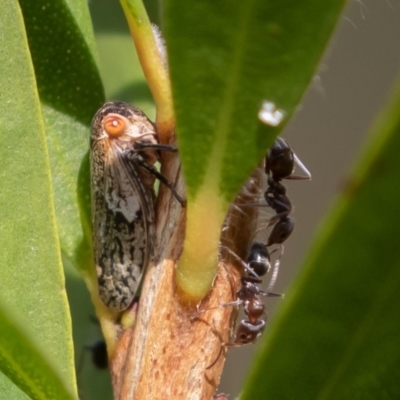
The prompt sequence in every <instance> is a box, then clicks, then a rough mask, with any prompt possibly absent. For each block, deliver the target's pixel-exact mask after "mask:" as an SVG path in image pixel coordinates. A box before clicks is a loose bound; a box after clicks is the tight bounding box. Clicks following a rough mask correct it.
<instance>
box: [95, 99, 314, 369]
mask: <svg viewBox="0 0 400 400" xmlns="http://www.w3.org/2000/svg"><path fill="white" fill-rule="evenodd" d="M160 150H161V151H170V152H175V151H176V148H175V147H173V146H169V145H162V144H159V143H158V141H157V137H156V131H155V128H154V125H153V124H152V123H151V122H150V121H149V120H148V118H147V117H146V116H145V114H144V113H143V112H142V111H140V110H139V109H137V108H136V107H133V106H130V105H128V104H126V103H122V102H108V103H106V104H105V105H104V106H103V107H102V108H101V109H100V110H99V111H98V112H97V113H96V115H95V117H94V119H93V122H92V131H91V156H90V160H91V185H92V187H91V189H92V210H93V221H92V222H93V248H94V259H95V265H96V273H97V278H98V288H99V296H100V299H101V300H102V302H103V303H104V304H105V305H106V306H107V307H109V308H110V309H112V310H114V311H117V312H121V311H123V310H125V309H126V308H128V307H129V306H130V305H131V304H132V303H133V301H134V298H135V295H136V293H137V292H138V290H139V289H140V285H141V282H142V278H143V276H144V273H145V269H146V267H147V265H148V263H149V260H150V257H151V256H152V255H153V251H154V249H153V246H154V236H155V233H154V229H155V228H154V222H155V209H154V202H155V193H154V189H153V184H154V181H155V179H156V178H157V179H159V180H160V182H161V183H163V184H164V185H166V186H167V187H169V188H170V189H171V190H172V193H173V195H174V196H175V197H176V199H177V200H178V201H179V202H180V203H181V204H182V205H184V200H183V199H182V198H181V197H180V196H179V195H178V194H177V193H176V191H175V188H174V187H173V185H172V184H171V183H170V182H168V180H167V179H166V178H165V177H164V176H163V175H161V174H160V173H159V172H158V170H157V169H156V168H155V167H154V163H155V162H156V161H157V160H158V159H159V151H160ZM295 163H297V164H298V165H300V166H301V167H302V168H303V170H305V171H306V172H307V173H308V171H307V170H306V169H305V167H304V166H302V164H301V162H300V160H298V159H297V157H296V155H295V154H294V153H293V151H292V150H291V148H290V147H289V146H288V144H287V143H286V142H285V141H284V140H283V139H278V140H277V141H276V142H275V144H274V145H273V146H272V148H271V149H270V150H269V152H268V154H267V156H266V163H265V164H266V165H265V172H266V174H267V175H268V187H267V189H266V191H265V193H264V198H265V200H266V204H265V206H269V207H270V208H272V209H273V210H274V211H275V212H276V215H275V216H274V217H273V218H271V220H270V221H269V223H268V226H272V225H273V228H272V230H271V232H270V234H269V237H268V240H267V242H266V243H265V244H263V243H258V242H256V243H253V245H252V247H251V249H250V251H249V255H248V257H247V259H246V262H242V264H243V265H244V269H243V270H244V273H243V275H242V277H241V288H240V289H239V291H238V292H237V293H236V297H237V299H236V300H235V301H233V302H230V303H226V304H223V305H221V306H219V307H228V306H239V305H242V306H243V309H244V312H245V315H246V319H244V320H242V321H241V322H240V323H239V326H238V329H237V333H236V335H235V339H234V340H233V341H230V342H228V343H222V347H221V349H223V348H225V347H229V346H241V345H244V344H247V343H254V342H255V340H256V339H257V338H258V337H259V336H260V334H261V333H262V331H263V329H264V327H265V321H264V320H263V319H262V318H263V317H264V315H265V306H264V304H263V299H262V297H265V296H277V294H274V293H272V292H271V291H270V289H272V286H273V284H274V282H275V280H276V275H277V273H278V268H279V258H280V257H279V258H278V260H277V261H276V262H275V264H274V268H273V271H274V272H273V274H272V275H273V278H272V280H271V283H270V285H269V288H268V290H267V291H266V292H264V291H262V290H261V289H260V287H259V285H260V284H261V283H262V277H263V276H264V275H266V274H267V272H268V271H269V270H270V267H271V266H270V252H269V250H268V247H269V246H272V245H279V246H282V243H283V242H284V241H285V240H286V239H287V238H288V237H289V235H290V234H291V232H292V231H293V228H294V220H293V218H292V217H290V216H289V214H290V212H291V210H292V205H291V202H290V200H289V198H288V197H287V195H286V188H285V187H284V185H283V184H282V183H281V181H282V180H283V179H309V178H310V176H309V173H308V176H305V177H296V176H293V171H294V169H295ZM281 248H282V247H281ZM205 311H208V310H203V312H205ZM221 352H222V350H221ZM218 357H219V356H218ZM215 362H216V361H215ZM215 362H214V363H215ZM214 363H213V364H212V365H214Z"/></svg>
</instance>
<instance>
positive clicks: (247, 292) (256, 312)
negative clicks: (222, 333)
mask: <svg viewBox="0 0 400 400" xmlns="http://www.w3.org/2000/svg"><path fill="white" fill-rule="evenodd" d="M231 254H232V255H234V253H232V252H231ZM236 257H237V256H236ZM240 261H241V260H240ZM241 262H242V263H243V261H241ZM243 267H244V274H243V276H242V277H241V278H240V282H241V287H240V289H239V290H238V291H237V293H236V296H237V300H235V301H232V302H229V303H226V304H224V305H222V306H221V307H230V306H240V305H242V306H243V311H244V313H245V315H246V317H247V319H243V320H241V321H240V323H239V326H238V328H237V331H236V335H235V339H234V340H233V341H232V342H227V343H222V344H221V350H220V352H219V354H218V356H217V358H216V359H215V361H214V362H213V363H212V364H210V365H209V366H208V367H207V369H209V368H211V367H213V366H214V365H215V363H216V362H217V361H218V359H219V357H220V356H221V354H222V351H223V349H224V348H225V347H240V346H243V345H245V344H250V343H255V341H256V340H257V339H258V337H259V336H260V335H261V334H262V332H263V330H264V328H265V320H264V319H262V318H263V317H265V316H266V313H265V306H264V303H263V300H262V297H282V295H281V294H278V293H273V292H271V291H270V289H271V288H272V287H273V285H274V284H275V281H276V277H277V274H278V269H279V260H277V261H276V262H275V265H274V271H273V274H272V278H271V282H270V284H269V287H268V289H267V291H266V292H264V291H263V290H261V289H260V287H259V286H258V285H259V284H261V283H262V279H261V277H262V276H264V275H266V274H267V273H268V271H269V270H270V268H271V262H270V253H269V251H268V249H267V246H266V245H265V244H263V243H259V242H254V243H253V244H252V245H251V248H250V251H249V254H248V256H247V259H246V263H243Z"/></svg>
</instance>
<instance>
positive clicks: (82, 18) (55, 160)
mask: <svg viewBox="0 0 400 400" xmlns="http://www.w3.org/2000/svg"><path fill="white" fill-rule="evenodd" d="M20 4H21V7H22V11H23V14H24V21H25V25H26V30H27V35H28V40H29V49H30V51H31V54H32V60H33V64H34V67H35V75H36V79H37V85H38V90H39V95H40V100H41V102H42V103H43V104H44V106H43V108H42V110H43V117H44V122H45V127H46V135H47V140H48V146H49V154H50V161H51V171H52V177H53V185H54V202H55V207H56V216H57V224H58V229H59V233H60V240H61V247H62V250H63V252H64V253H65V255H66V256H67V257H68V258H69V259H70V260H71V261H72V263H73V265H75V267H78V268H80V269H81V270H83V271H89V272H93V271H92V269H91V267H92V264H91V258H90V257H91V244H90V237H91V234H90V232H91V226H90V214H89V213H90V207H89V206H88V204H90V196H89V187H90V185H89V184H88V182H89V169H88V168H87V166H85V165H82V166H81V163H82V160H83V158H84V156H85V154H86V153H87V151H88V148H89V123H90V121H91V119H92V117H93V115H94V113H95V112H96V110H97V109H98V108H99V107H100V105H101V104H102V103H103V102H104V94H103V88H102V83H101V79H100V74H99V71H98V66H97V64H98V62H97V53H96V48H95V42H94V36H93V32H92V26H91V23H90V17H89V12H88V8H87V3H86V2H85V1H81V0H69V1H68V3H66V2H65V1H62V0H57V1H52V2H47V1H44V0H39V1H35V2H31V1H29V0H21V1H20ZM79 175H81V180H82V181H84V182H85V183H86V184H85V186H81V187H80V189H79V193H80V195H81V198H80V199H78V196H77V190H78V185H79V183H78V179H79V178H78V177H79Z"/></svg>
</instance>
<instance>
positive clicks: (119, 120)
mask: <svg viewBox="0 0 400 400" xmlns="http://www.w3.org/2000/svg"><path fill="white" fill-rule="evenodd" d="M103 126H104V130H105V131H106V132H107V134H108V135H109V136H111V137H113V138H115V137H118V136H121V135H122V134H123V133H124V131H125V129H126V120H125V118H123V117H121V116H120V115H117V114H110V115H107V117H105V118H104V122H103Z"/></svg>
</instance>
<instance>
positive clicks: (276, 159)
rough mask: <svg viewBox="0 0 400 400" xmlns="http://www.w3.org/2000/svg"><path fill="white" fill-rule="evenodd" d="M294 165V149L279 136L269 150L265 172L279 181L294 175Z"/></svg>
mask: <svg viewBox="0 0 400 400" xmlns="http://www.w3.org/2000/svg"><path fill="white" fill-rule="evenodd" d="M294 165H295V159H294V153H293V151H292V149H291V148H290V146H289V145H288V144H287V143H286V142H285V141H284V140H283V139H282V138H277V140H276V141H275V143H274V144H273V146H272V147H271V148H270V149H269V150H268V154H267V157H266V163H265V172H266V173H267V174H268V175H272V177H273V178H274V179H275V180H277V181H279V180H281V179H285V178H287V177H288V176H290V175H292V173H293V171H294Z"/></svg>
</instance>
